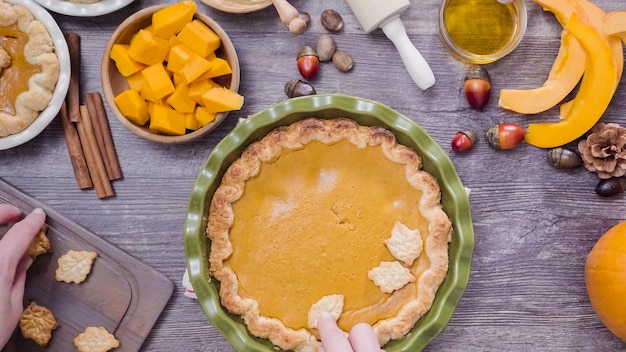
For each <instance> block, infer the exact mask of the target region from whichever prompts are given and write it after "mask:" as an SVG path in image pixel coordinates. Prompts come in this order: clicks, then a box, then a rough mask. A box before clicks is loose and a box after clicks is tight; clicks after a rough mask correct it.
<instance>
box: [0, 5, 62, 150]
mask: <svg viewBox="0 0 626 352" xmlns="http://www.w3.org/2000/svg"><path fill="white" fill-rule="evenodd" d="M6 2H7V3H10V4H13V5H22V6H24V7H26V8H27V9H28V10H29V11H30V12H31V13H32V14H33V16H34V17H35V18H36V19H37V20H39V21H41V23H43V24H44V25H45V26H46V28H47V29H48V31H49V32H50V36H51V37H52V41H53V43H54V51H55V53H56V54H57V57H58V58H59V65H60V71H59V79H58V80H57V84H56V86H55V87H54V91H53V93H52V99H51V100H50V103H48V107H47V108H45V109H44V110H43V111H41V112H40V113H39V116H37V118H36V119H35V121H33V123H31V124H30V126H28V127H27V128H26V129H24V130H22V131H20V132H18V133H16V134H12V135H9V136H6V137H2V138H0V150H4V149H9V148H13V147H17V146H19V145H22V144H24V143H26V142H28V141H30V140H31V139H33V138H35V137H36V136H38V135H39V134H40V133H41V132H42V131H43V130H44V129H45V128H46V127H48V125H49V124H50V122H52V120H54V118H55V117H56V116H57V114H58V113H59V110H61V104H63V101H64V100H65V96H66V95H67V90H68V88H69V85H70V53H69V49H68V47H67V42H66V41H65V36H64V35H63V32H62V31H61V28H59V25H58V24H57V23H56V21H55V20H54V18H52V16H51V15H50V13H49V12H48V11H46V10H45V9H44V8H43V7H41V6H39V5H38V4H37V3H36V2H34V1H32V0H6Z"/></svg>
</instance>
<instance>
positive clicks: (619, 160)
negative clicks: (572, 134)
mask: <svg viewBox="0 0 626 352" xmlns="http://www.w3.org/2000/svg"><path fill="white" fill-rule="evenodd" d="M578 151H579V152H580V154H581V155H582V157H583V161H584V165H585V168H586V169H587V170H589V171H591V172H597V173H598V176H600V178H602V179H607V178H611V177H620V176H624V174H626V128H624V127H621V126H619V125H618V124H615V123H607V124H605V123H603V122H599V123H597V124H596V125H595V126H593V128H592V129H591V131H590V132H589V135H588V136H587V139H583V140H581V141H580V142H579V143H578Z"/></svg>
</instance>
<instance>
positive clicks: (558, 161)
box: [548, 147, 583, 169]
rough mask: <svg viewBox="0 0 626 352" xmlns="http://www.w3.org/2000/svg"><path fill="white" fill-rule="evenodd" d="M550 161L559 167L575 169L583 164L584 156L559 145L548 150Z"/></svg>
mask: <svg viewBox="0 0 626 352" xmlns="http://www.w3.org/2000/svg"><path fill="white" fill-rule="evenodd" d="M548 163H549V164H550V165H552V166H553V167H555V168H557V169H575V168H577V167H579V166H581V165H582V164H583V158H582V157H581V156H580V154H578V152H576V151H574V150H571V149H567V148H563V147H558V148H554V149H550V151H549V152H548Z"/></svg>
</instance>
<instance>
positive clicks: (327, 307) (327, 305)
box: [308, 295, 344, 329]
mask: <svg viewBox="0 0 626 352" xmlns="http://www.w3.org/2000/svg"><path fill="white" fill-rule="evenodd" d="M343 299H344V296H343V295H328V296H324V297H322V298H321V299H320V300H319V301H317V302H315V303H314V304H313V305H312V306H311V309H310V310H309V321H308V326H309V328H311V329H317V318H319V316H320V314H322V312H328V313H330V315H332V317H333V318H335V320H338V319H339V316H340V315H341V313H342V312H343Z"/></svg>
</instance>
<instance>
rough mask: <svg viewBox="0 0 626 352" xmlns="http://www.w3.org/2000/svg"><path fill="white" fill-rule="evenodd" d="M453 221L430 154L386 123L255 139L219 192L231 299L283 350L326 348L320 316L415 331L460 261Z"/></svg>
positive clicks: (224, 271) (222, 267)
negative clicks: (429, 165) (452, 256)
mask: <svg viewBox="0 0 626 352" xmlns="http://www.w3.org/2000/svg"><path fill="white" fill-rule="evenodd" d="M451 233H452V226H451V223H450V220H449V218H448V216H447V215H446V213H445V212H444V211H443V209H442V207H441V205H440V188H439V184H438V182H437V180H436V179H435V178H434V177H433V176H432V175H430V174H429V173H427V172H425V171H423V170H422V161H421V157H420V156H419V155H418V154H417V153H416V152H415V151H413V150H412V149H410V148H408V147H406V146H403V145H401V144H398V143H397V141H396V138H395V136H394V135H393V133H391V132H390V131H389V130H387V129H385V128H383V127H368V126H361V125H358V124H357V123H356V122H354V121H353V120H351V119H347V118H335V119H329V120H323V119H316V118H308V119H304V120H300V121H298V122H295V123H293V124H291V125H288V126H282V127H278V128H276V129H275V130H273V131H271V132H270V133H269V134H267V135H266V136H265V137H263V138H262V139H261V140H259V141H257V142H254V143H252V144H251V145H249V146H248V147H247V148H246V149H245V150H244V151H243V153H242V155H241V157H239V158H238V159H237V160H235V161H234V162H233V163H232V164H231V165H230V166H229V168H228V169H227V170H226V172H225V174H224V175H223V177H222V180H221V183H220V185H219V186H218V188H217V189H216V191H215V194H214V195H213V198H212V200H211V204H210V208H209V214H208V225H207V236H208V237H209V239H210V240H211V250H210V254H209V262H210V272H211V275H212V276H213V277H214V278H216V279H217V280H219V281H220V299H221V302H222V304H223V306H224V307H226V308H227V309H228V310H229V311H230V312H231V313H233V314H237V315H240V316H241V317H242V318H243V320H244V322H245V323H246V325H247V327H248V329H249V331H250V332H251V333H252V334H254V335H255V336H258V337H261V338H266V339H269V340H270V341H272V343H273V344H274V345H276V346H277V347H279V348H281V349H283V350H295V351H317V350H318V349H319V347H320V346H321V343H320V342H319V335H318V332H317V329H316V319H315V314H318V313H320V312H321V311H328V312H329V313H331V314H334V316H335V317H336V318H338V320H337V323H338V325H339V327H340V328H341V329H343V330H344V331H346V332H348V331H350V329H351V328H352V326H353V325H355V324H357V323H359V322H366V323H369V324H371V325H372V326H373V328H374V330H375V331H376V333H377V335H378V339H379V342H380V344H381V346H382V345H384V344H386V343H387V342H388V341H389V340H391V339H400V338H402V337H403V336H405V335H406V334H407V333H408V332H409V331H410V330H411V329H412V328H413V326H414V325H415V323H416V322H417V321H418V320H419V319H420V318H421V317H422V316H423V315H424V314H425V313H426V312H427V311H428V310H429V309H430V307H431V305H432V303H433V300H434V298H435V294H436V292H437V290H438V288H439V286H440V285H441V283H442V282H443V280H444V278H445V276H446V273H447V269H448V245H449V242H450V240H451Z"/></svg>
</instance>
